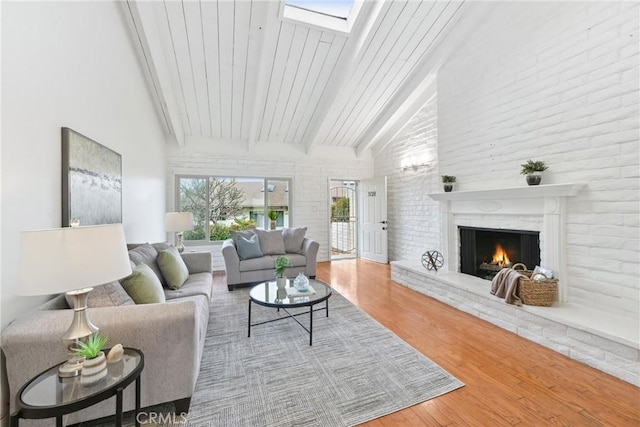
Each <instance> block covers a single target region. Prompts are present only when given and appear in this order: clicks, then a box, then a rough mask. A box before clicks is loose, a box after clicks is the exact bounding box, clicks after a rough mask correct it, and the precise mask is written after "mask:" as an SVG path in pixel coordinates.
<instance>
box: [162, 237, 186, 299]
mask: <svg viewBox="0 0 640 427" xmlns="http://www.w3.org/2000/svg"><path fill="white" fill-rule="evenodd" d="M156 262H157V263H158V267H159V268H160V271H161V272H162V276H163V277H164V280H165V281H166V282H167V286H168V287H169V289H179V288H180V286H182V285H183V283H184V282H186V281H187V279H188V278H189V270H188V269H187V264H185V263H184V261H183V260H182V257H181V256H180V252H178V250H177V249H176V248H175V247H173V246H171V247H169V248H168V249H165V250H163V251H160V252H158V258H156Z"/></svg>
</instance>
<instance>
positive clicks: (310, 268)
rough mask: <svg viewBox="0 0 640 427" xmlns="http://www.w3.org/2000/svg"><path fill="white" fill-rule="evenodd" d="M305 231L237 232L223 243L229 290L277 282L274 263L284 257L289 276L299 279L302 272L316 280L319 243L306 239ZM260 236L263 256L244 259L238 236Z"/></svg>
mask: <svg viewBox="0 0 640 427" xmlns="http://www.w3.org/2000/svg"><path fill="white" fill-rule="evenodd" d="M305 232H306V228H296V229H283V230H272V231H266V230H250V231H246V232H244V233H235V234H234V235H233V238H231V239H227V240H225V241H224V242H223V243H222V257H223V258H224V266H225V271H226V275H227V287H228V288H229V290H230V291H232V290H233V289H234V287H236V286H238V285H243V284H249V283H256V282H263V281H266V280H274V277H275V276H274V266H275V260H276V258H277V257H278V256H281V255H285V256H286V257H287V258H289V267H288V268H287V270H286V275H287V277H296V276H297V275H298V273H300V272H302V273H304V274H305V275H306V276H307V277H310V278H312V279H313V278H315V277H316V258H317V256H318V249H319V248H320V244H319V243H318V242H316V241H315V240H311V239H309V238H307V237H304V234H305ZM252 234H257V235H258V237H259V239H260V242H259V243H260V247H261V252H262V254H263V255H262V256H260V257H256V258H250V259H241V257H240V256H239V255H238V248H237V243H236V242H237V239H238V238H239V236H242V237H250V236H251V235H252Z"/></svg>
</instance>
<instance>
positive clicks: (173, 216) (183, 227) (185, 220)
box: [164, 212, 193, 252]
mask: <svg viewBox="0 0 640 427" xmlns="http://www.w3.org/2000/svg"><path fill="white" fill-rule="evenodd" d="M164 229H165V230H166V231H168V232H171V233H176V232H177V233H178V234H177V236H178V242H177V243H176V249H178V252H182V251H184V245H183V244H182V232H183V231H190V230H193V214H192V213H191V212H168V213H167V214H166V215H165V217H164Z"/></svg>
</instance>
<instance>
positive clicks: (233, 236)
mask: <svg viewBox="0 0 640 427" xmlns="http://www.w3.org/2000/svg"><path fill="white" fill-rule="evenodd" d="M230 233H231V239H233V243H234V244H235V245H236V246H238V237H239V236H242V237H244V238H245V239H250V238H251V236H253V235H254V234H255V233H254V230H245V231H234V230H231V231H230Z"/></svg>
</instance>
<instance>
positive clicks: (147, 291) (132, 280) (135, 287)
mask: <svg viewBox="0 0 640 427" xmlns="http://www.w3.org/2000/svg"><path fill="white" fill-rule="evenodd" d="M121 283H122V287H123V288H124V290H125V291H127V293H128V294H129V296H130V297H131V299H133V301H134V302H135V303H136V304H153V303H157V302H165V297H164V291H163V290H162V284H161V283H160V279H158V276H156V274H155V273H154V272H153V270H151V267H149V266H148V265H147V264H144V263H141V264H138V265H136V268H134V269H133V273H132V274H131V275H130V276H127V277H125V278H124V279H122V280H121Z"/></svg>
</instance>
